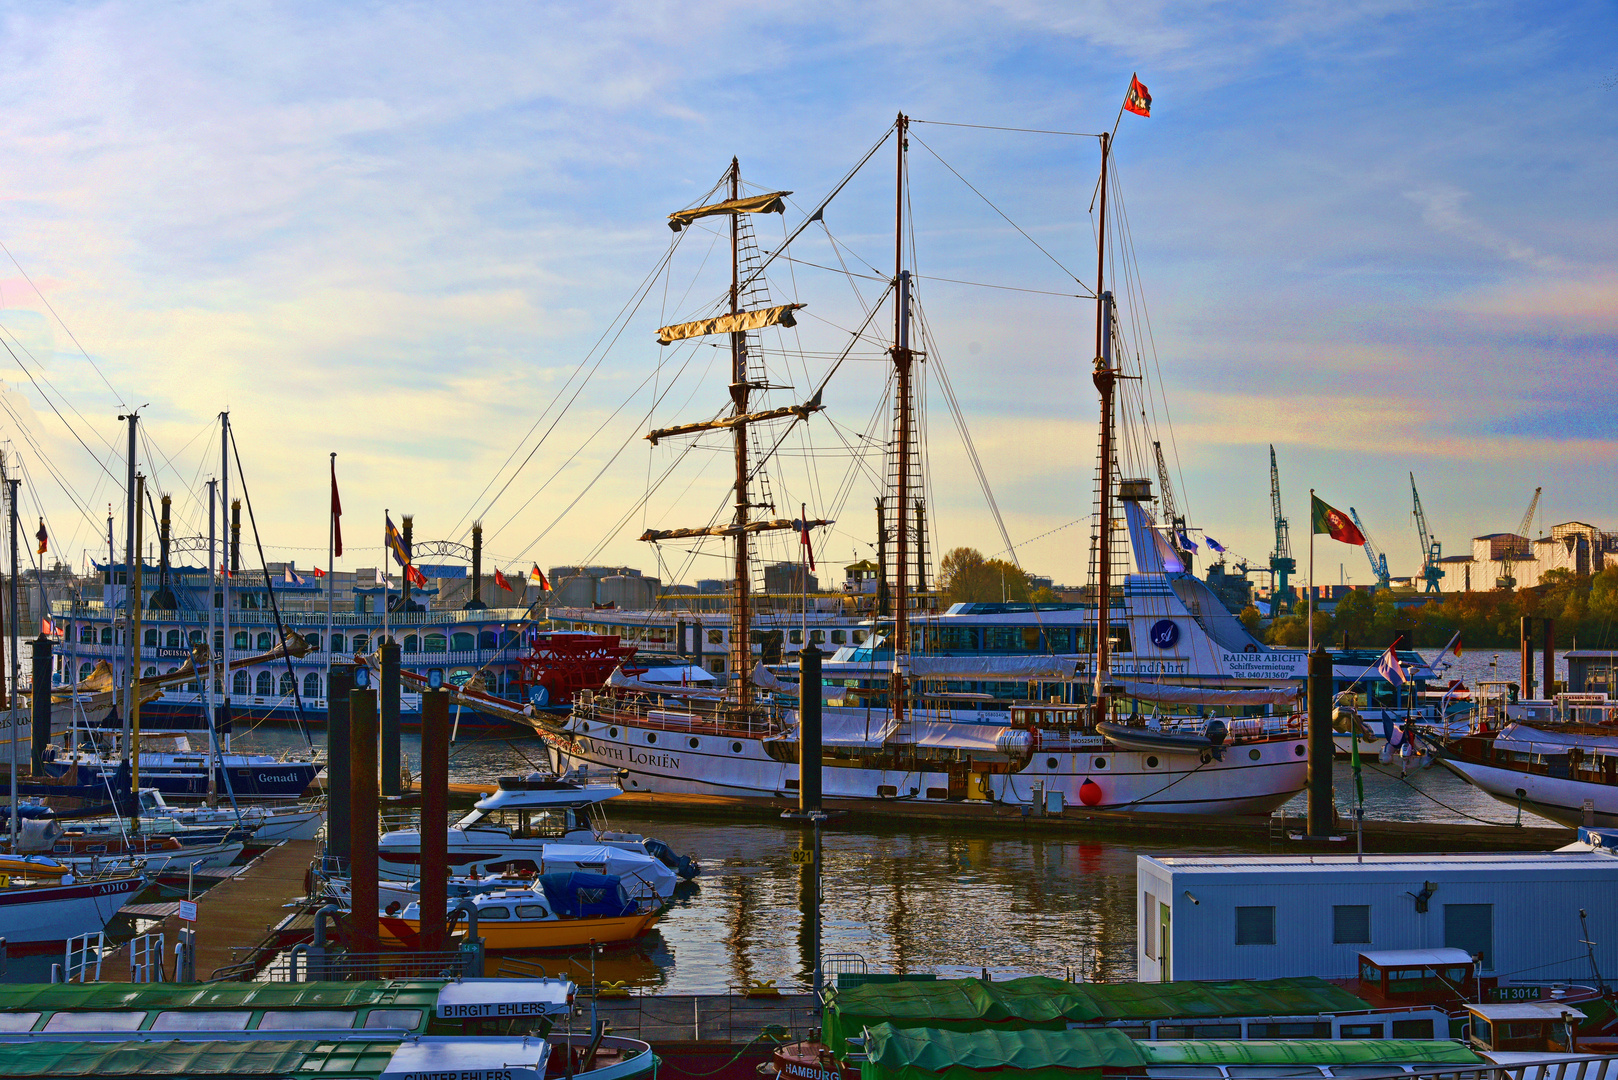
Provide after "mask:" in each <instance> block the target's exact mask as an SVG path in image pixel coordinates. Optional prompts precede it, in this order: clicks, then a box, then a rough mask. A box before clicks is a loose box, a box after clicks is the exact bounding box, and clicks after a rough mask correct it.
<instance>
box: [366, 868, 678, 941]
mask: <svg viewBox="0 0 1618 1080" xmlns="http://www.w3.org/2000/svg"><path fill="white" fill-rule="evenodd" d="M458 906H459V907H471V908H473V909H474V910H476V912H477V924H476V933H477V934H478V936H479V937H481V938H482V939H483V943H484V947H485V948H487V949H489V950H491V951H494V952H525V951H534V950H544V949H572V948H579V947H582V946H585V945H590V944H595V945H609V946H610V945H622V944H626V943H628V942H631V941H634V940H635V939H636V938H638V937H640V936H641V935H643V934H645V933H646V932H647V931H648V930H650V929H651V928H652V926H653V925H654V924H655V923H656V922H657V920H658V916H659V915H660V914H661V912H660V909H659V905H658V904H657V903H656V901H655V900H652V899H649V898H637V897H634V896H631V895H630V893H629V891H628V890H627V889H625V888H624V884H623V882H622V881H621V880H620V879H619V878H617V877H615V876H613V875H611V874H586V873H577V872H559V873H554V874H541V875H539V876H538V877H537V878H535V879H534V881H533V883H532V885H531V887H528V888H515V889H498V890H495V891H493V892H483V893H477V894H476V895H473V896H466V897H463V898H461V899H460V901H459V905H458ZM379 925H380V931H381V934H382V937H383V939H384V941H385V943H390V944H395V945H402V946H404V947H406V948H413V947H415V945H416V943H417V942H418V941H419V938H420V934H421V905H420V904H419V903H412V904H409V905H408V906H406V907H404V908H402V909H400V910H399V911H398V912H397V913H389V912H384V913H383V914H382V915H381V917H380V922H379ZM468 928H469V929H470V920H469V927H468Z"/></svg>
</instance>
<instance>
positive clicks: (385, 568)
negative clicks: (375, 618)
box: [377, 506, 392, 647]
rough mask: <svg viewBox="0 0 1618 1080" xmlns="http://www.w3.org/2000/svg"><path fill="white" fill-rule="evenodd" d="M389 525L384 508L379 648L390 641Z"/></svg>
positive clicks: (386, 510)
mask: <svg viewBox="0 0 1618 1080" xmlns="http://www.w3.org/2000/svg"><path fill="white" fill-rule="evenodd" d="M387 523H388V508H387V507H386V506H384V507H383V508H382V573H381V575H380V576H381V578H382V641H380V642H378V643H377V645H378V646H379V647H380V646H381V645H382V644H383V643H384V642H386V641H388V640H389V639H388V578H389V577H391V576H392V575H391V574H389V573H388V524H387Z"/></svg>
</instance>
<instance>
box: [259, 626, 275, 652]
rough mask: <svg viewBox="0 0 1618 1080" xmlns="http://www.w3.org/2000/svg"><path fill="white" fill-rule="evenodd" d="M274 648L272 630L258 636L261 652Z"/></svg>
mask: <svg viewBox="0 0 1618 1080" xmlns="http://www.w3.org/2000/svg"><path fill="white" fill-rule="evenodd" d="M272 648H274V646H273V645H272V644H271V643H270V632H269V631H268V630H266V631H264V632H263V633H261V634H259V636H258V651H259V652H269V651H270V649H272Z"/></svg>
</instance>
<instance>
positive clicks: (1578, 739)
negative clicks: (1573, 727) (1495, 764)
mask: <svg viewBox="0 0 1618 1080" xmlns="http://www.w3.org/2000/svg"><path fill="white" fill-rule="evenodd" d="M1575 746H1576V747H1578V748H1579V749H1580V750H1583V751H1584V752H1585V753H1586V754H1618V738H1614V737H1613V736H1610V735H1581V734H1578V733H1576V732H1567V731H1545V730H1544V729H1542V728H1531V727H1524V726H1523V725H1522V724H1507V725H1506V726H1505V727H1504V728H1502V729H1501V730H1500V734H1498V735H1496V736H1495V737H1494V748H1495V749H1496V750H1505V751H1509V752H1511V753H1516V754H1565V753H1567V752H1568V750H1569V749H1571V748H1572V747H1575Z"/></svg>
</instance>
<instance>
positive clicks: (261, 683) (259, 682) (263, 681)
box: [253, 671, 275, 697]
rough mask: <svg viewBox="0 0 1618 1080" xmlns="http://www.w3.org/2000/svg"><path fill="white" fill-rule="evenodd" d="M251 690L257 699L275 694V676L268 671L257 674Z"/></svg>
mask: <svg viewBox="0 0 1618 1080" xmlns="http://www.w3.org/2000/svg"><path fill="white" fill-rule="evenodd" d="M253 689H254V691H255V692H256V693H257V694H258V696H259V697H269V696H270V695H272V694H274V693H275V676H274V675H271V674H270V673H269V672H268V671H261V672H259V673H258V678H257V679H256V680H254V683H253Z"/></svg>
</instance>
